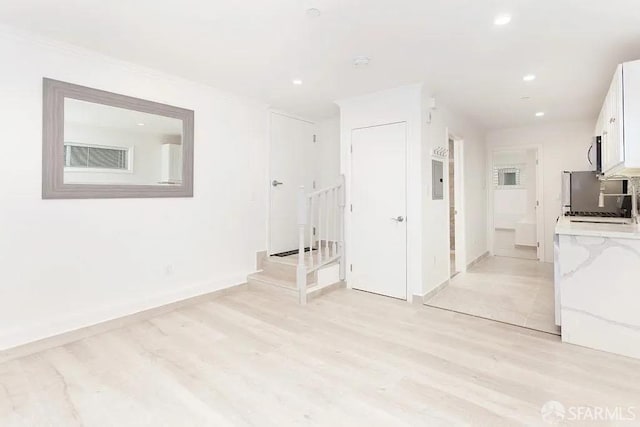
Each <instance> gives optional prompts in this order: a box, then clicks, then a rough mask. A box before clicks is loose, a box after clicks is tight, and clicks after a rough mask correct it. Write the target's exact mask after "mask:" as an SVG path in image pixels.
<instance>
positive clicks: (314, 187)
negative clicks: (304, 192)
mask: <svg viewBox="0 0 640 427" xmlns="http://www.w3.org/2000/svg"><path fill="white" fill-rule="evenodd" d="M313 189H314V190H315V189H316V181H315V179H314V180H313Z"/></svg>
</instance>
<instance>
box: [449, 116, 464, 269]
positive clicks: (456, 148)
mask: <svg viewBox="0 0 640 427" xmlns="http://www.w3.org/2000/svg"><path fill="white" fill-rule="evenodd" d="M446 134H447V147H448V146H449V140H450V139H452V140H453V164H454V170H453V175H454V177H453V180H454V183H453V184H454V190H453V191H454V193H455V194H454V197H455V209H456V211H457V213H458V214H457V215H456V223H455V234H456V237H455V245H456V249H455V259H456V273H465V272H466V271H467V227H466V219H467V216H466V206H465V186H464V139H462V138H460V137H459V136H457V135H456V134H455V133H452V132H451V131H450V130H449V129H448V128H447V130H446ZM447 167H449V165H448V164H447ZM447 176H448V175H447ZM449 196H450V195H449V191H447V201H449ZM447 212H449V210H448V211H447ZM447 215H449V214H447ZM450 230H451V218H450V217H449V231H450ZM448 259H449V271H451V257H448Z"/></svg>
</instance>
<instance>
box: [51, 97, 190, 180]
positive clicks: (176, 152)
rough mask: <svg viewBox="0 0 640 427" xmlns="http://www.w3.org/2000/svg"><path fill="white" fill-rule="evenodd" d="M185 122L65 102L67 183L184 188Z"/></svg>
mask: <svg viewBox="0 0 640 427" xmlns="http://www.w3.org/2000/svg"><path fill="white" fill-rule="evenodd" d="M182 142H183V122H182V120H180V119H176V118H171V117H165V116H160V115H155V114H150V113H143V112H140V111H134V110H129V109H124V108H118V107H112V106H109V105H103V104H98V103H93V102H87V101H80V100H77V99H72V98H65V99H64V150H63V156H64V183H65V184H117V185H158V186H180V185H182V181H183V171H182V159H183V144H182Z"/></svg>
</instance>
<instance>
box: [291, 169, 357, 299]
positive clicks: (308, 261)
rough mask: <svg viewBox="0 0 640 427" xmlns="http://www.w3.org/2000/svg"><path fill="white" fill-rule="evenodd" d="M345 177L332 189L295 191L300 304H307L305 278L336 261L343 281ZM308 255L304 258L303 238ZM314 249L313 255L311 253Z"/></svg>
mask: <svg viewBox="0 0 640 427" xmlns="http://www.w3.org/2000/svg"><path fill="white" fill-rule="evenodd" d="M344 191H345V188H344V175H341V177H340V183H338V184H337V185H334V186H332V187H327V188H324V189H322V190H318V191H314V192H313V193H308V194H307V193H305V190H304V186H302V187H300V189H299V190H298V266H297V271H296V281H297V287H298V293H299V297H300V304H306V302H307V275H308V274H309V273H311V272H315V271H317V270H318V269H319V268H321V267H323V266H325V265H327V264H331V263H335V262H339V264H340V280H344V279H345V261H344V208H345V193H344ZM307 236H308V242H309V246H308V247H309V256H308V257H307V256H306V252H305V250H306V248H307V245H306V242H307V240H306V238H307ZM314 250H315V254H314Z"/></svg>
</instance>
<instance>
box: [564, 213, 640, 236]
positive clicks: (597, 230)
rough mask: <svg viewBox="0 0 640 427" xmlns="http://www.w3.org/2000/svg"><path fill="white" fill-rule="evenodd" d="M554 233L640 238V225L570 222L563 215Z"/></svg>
mask: <svg viewBox="0 0 640 427" xmlns="http://www.w3.org/2000/svg"><path fill="white" fill-rule="evenodd" d="M556 234H565V235H570V236H595V237H615V238H619V239H638V240H640V225H638V224H599V223H591V222H571V220H570V219H569V218H568V217H564V216H563V217H561V218H560V219H558V222H557V224H556Z"/></svg>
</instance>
